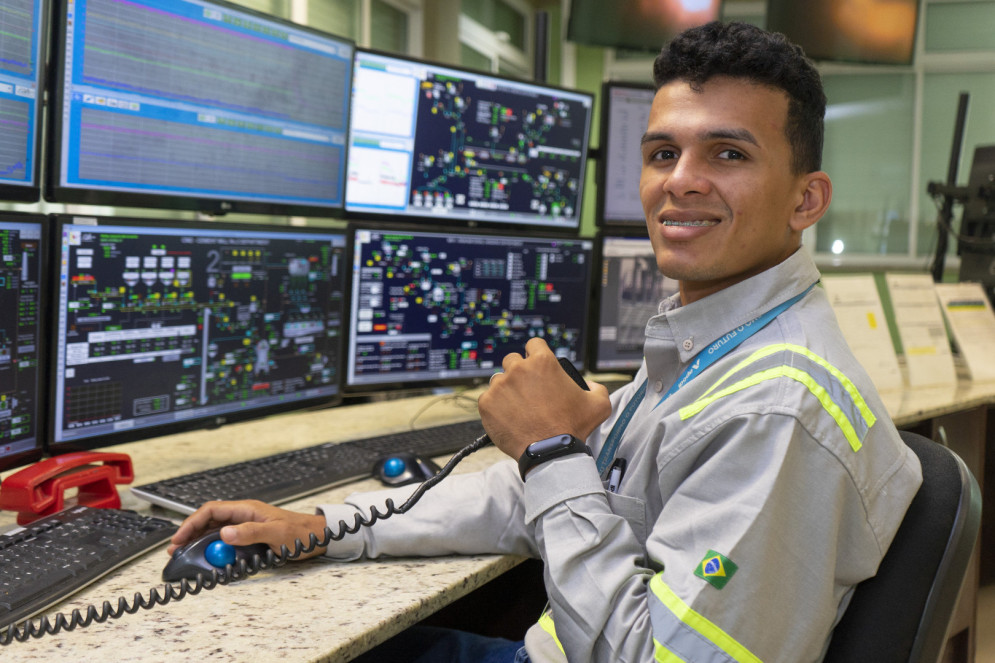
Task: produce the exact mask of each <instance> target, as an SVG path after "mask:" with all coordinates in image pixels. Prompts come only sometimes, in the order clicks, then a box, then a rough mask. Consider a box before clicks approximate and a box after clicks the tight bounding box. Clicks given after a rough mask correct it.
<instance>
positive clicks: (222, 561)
mask: <svg viewBox="0 0 995 663" xmlns="http://www.w3.org/2000/svg"><path fill="white" fill-rule="evenodd" d="M204 559H206V560H207V561H208V563H209V564H210V565H211V566H214V567H217V568H219V569H223V568H225V566H227V565H228V564H234V563H235V546H233V545H231V544H229V543H225V542H224V541H222V540H221V539H218V540H217V541H211V542H210V543H209V544H207V548H206V549H205V550H204Z"/></svg>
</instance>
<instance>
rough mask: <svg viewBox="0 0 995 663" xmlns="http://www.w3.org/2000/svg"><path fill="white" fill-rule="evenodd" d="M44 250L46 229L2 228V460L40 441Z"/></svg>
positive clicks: (0, 409) (0, 276)
mask: <svg viewBox="0 0 995 663" xmlns="http://www.w3.org/2000/svg"><path fill="white" fill-rule="evenodd" d="M40 244H41V230H40V226H34V227H30V226H28V225H27V224H25V225H23V226H19V225H17V224H14V225H13V226H11V225H10V224H4V223H2V222H0V311H2V312H3V315H0V456H3V455H6V454H7V453H8V452H10V451H12V450H14V447H16V446H17V445H19V444H21V445H23V444H27V443H33V440H34V439H35V438H36V437H37V432H36V429H37V424H38V422H37V421H36V420H35V418H36V417H37V416H38V412H37V407H38V405H37V404H38V388H39V384H38V357H39V354H40V348H39V345H38V344H39V333H40V329H39V320H38V316H39V312H40V311H39V309H40V308H41V300H40V296H41V291H40V284H39V277H40V271H41V263H40ZM28 446H30V444H28Z"/></svg>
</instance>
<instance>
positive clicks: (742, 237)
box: [639, 76, 814, 304]
mask: <svg viewBox="0 0 995 663" xmlns="http://www.w3.org/2000/svg"><path fill="white" fill-rule="evenodd" d="M787 113H788V96H787V94H785V93H784V92H783V91H781V90H777V89H775V88H772V87H767V86H762V85H756V84H753V83H750V82H748V81H745V80H741V79H736V78H730V77H726V76H720V77H715V78H712V79H709V80H708V81H707V82H706V83H704V85H702V86H701V88H700V91H699V92H696V91H694V90H692V89H691V87H690V86H689V85H688V83H686V82H684V81H674V82H671V83H669V84H667V85H664V86H663V87H661V88H660V89H659V90H658V91H657V93H656V96H655V97H654V99H653V106H652V108H651V109H650V117H649V126H648V128H647V132H646V134H645V136H644V137H643V144H642V159H643V167H642V177H641V178H640V182H639V197H640V199H641V200H642V203H643V211H644V213H645V214H646V226H647V228H648V230H649V236H650V240H651V242H652V244H653V251H654V253H655V254H656V262H657V266H658V267H659V268H660V271H661V272H663V273H664V274H665V275H666V276H669V277H671V278H674V279H677V280H678V281H680V286H681V298H682V300H683V301H684V303H685V304H687V303H690V302H692V301H696V300H698V299H701V298H702V297H705V296H707V295H709V294H712V293H714V292H717V291H719V290H721V289H723V288H726V287H728V286H730V285H733V284H734V283H738V282H739V281H742V280H743V279H746V278H748V277H750V276H753V275H755V274H758V273H760V272H762V271H764V270H766V269H768V268H770V267H773V266H774V265H776V264H778V263H779V262H781V261H782V260H784V259H785V258H787V257H788V256H790V255H791V254H792V253H793V252H794V251H795V250H796V249H797V248H798V246H799V245H800V242H801V230H802V228H804V227H805V225H807V224H802V223H799V222H798V220H797V219H795V218H794V216H795V212H796V210H797V209H798V208H799V206H800V205H802V203H803V201H804V199H805V190H806V186H807V177H806V176H805V175H796V174H794V173H792V171H791V157H792V151H791V146H790V144H789V143H788V139H787V137H786V136H785V133H784V129H785V122H786V121H787ZM812 222H813V223H814V221H812Z"/></svg>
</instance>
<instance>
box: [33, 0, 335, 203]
mask: <svg viewBox="0 0 995 663" xmlns="http://www.w3.org/2000/svg"><path fill="white" fill-rule="evenodd" d="M59 9H60V10H59V12H58V21H57V34H56V37H55V43H56V45H57V48H55V49H54V51H55V52H56V53H57V54H58V57H56V58H55V63H54V64H55V69H56V76H55V89H54V90H53V94H52V97H53V101H54V104H53V109H52V110H53V112H52V113H51V118H52V122H51V125H52V131H51V132H50V135H51V138H52V141H51V150H50V154H51V159H50V160H49V161H50V163H49V167H48V169H47V170H48V181H47V184H46V192H45V197H46V199H48V200H51V201H55V202H67V203H89V204H101V205H117V206H138V207H161V208H170V209H189V210H195V211H200V212H206V213H209V214H223V213H226V212H251V213H263V214H293V215H305V216H333V215H337V214H340V213H341V210H342V204H343V193H344V185H343V184H344V182H343V181H344V177H345V170H344V166H345V149H346V136H347V133H348V119H349V91H350V90H351V77H352V54H353V43H352V42H350V41H349V40H347V39H343V38H341V37H336V36H332V35H328V34H324V33H321V32H318V31H316V30H313V29H310V28H306V27H304V26H300V25H297V24H294V23H290V22H289V21H284V20H281V19H277V18H274V17H272V16H268V15H265V14H259V13H256V12H253V11H251V10H248V9H244V8H242V7H237V6H235V5H233V4H228V3H225V2H220V1H218V0H129V1H128V2H123V1H121V0H61V3H60V7H59Z"/></svg>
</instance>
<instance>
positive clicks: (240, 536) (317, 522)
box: [167, 500, 325, 559]
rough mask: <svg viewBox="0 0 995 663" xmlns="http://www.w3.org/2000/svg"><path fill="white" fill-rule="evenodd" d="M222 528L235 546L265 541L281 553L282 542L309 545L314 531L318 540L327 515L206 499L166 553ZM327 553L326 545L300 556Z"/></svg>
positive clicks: (254, 502)
mask: <svg viewBox="0 0 995 663" xmlns="http://www.w3.org/2000/svg"><path fill="white" fill-rule="evenodd" d="M219 527H220V528H221V540H222V541H224V542H225V543H229V544H231V545H233V546H246V545H249V544H252V543H265V544H266V545H268V546H269V547H270V548H271V549H272V550H273V551H274V552H279V551H280V546H281V545H285V546H287V548H288V549H289V550H290V551H291V552H293V550H294V540H295V539H300V540H301V541H302V542H303V543H304V545H305V546H307V545H308V539H309V537H310V535H311V533H314V534H315V535H316V536H317V537H318V540H319V541H320V540H321V539H322V538H323V537H322V533H323V532H324V529H325V517H324V516H323V515H320V514H305V513H297V512H294V511H287V510H286V509H281V508H279V507H275V506H272V505H271V504H266V503H264V502H259V501H257V500H242V501H239V502H207V503H206V504H204V505H203V506H201V507H200V508H199V509H197V510H196V511H195V512H193V513H192V514H190V516H188V517H187V519H186V520H184V521H183V524H182V525H180V528H179V529H178V530H177V531H176V533H175V534H174V535H173V538H172V539H171V542H170V546H169V549H168V550H167V552H168V553H169V554H170V555H172V554H173V551H175V550H176V549H177V548H179V547H180V546H184V545H186V544H188V543H190V542H191V541H193V540H195V539H197V538H198V537H200V536H201V535H202V534H204V533H205V532H207V531H209V530H212V529H218V528H219ZM324 552H325V549H324V548H316V549H315V550H313V551H311V552H310V553H307V554H305V555H301V557H299V558H298V559H307V558H308V557H316V556H318V555H321V554H322V553H324Z"/></svg>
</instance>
